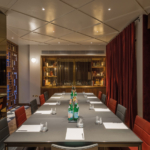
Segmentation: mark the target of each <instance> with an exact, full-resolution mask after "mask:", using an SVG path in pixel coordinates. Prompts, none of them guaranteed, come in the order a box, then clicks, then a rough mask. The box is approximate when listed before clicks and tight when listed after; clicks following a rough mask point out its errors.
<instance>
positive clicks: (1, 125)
mask: <svg viewBox="0 0 150 150" xmlns="http://www.w3.org/2000/svg"><path fill="white" fill-rule="evenodd" d="M8 137H9V128H8V123H7V118H3V119H1V120H0V147H2V148H4V143H3V142H4V141H5V140H6V139H7V138H8Z"/></svg>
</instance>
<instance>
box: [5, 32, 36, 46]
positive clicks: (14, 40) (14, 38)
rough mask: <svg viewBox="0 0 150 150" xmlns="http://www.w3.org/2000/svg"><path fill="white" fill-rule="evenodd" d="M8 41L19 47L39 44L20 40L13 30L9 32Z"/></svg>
mask: <svg viewBox="0 0 150 150" xmlns="http://www.w3.org/2000/svg"><path fill="white" fill-rule="evenodd" d="M12 37H13V39H12ZM7 39H8V40H10V41H12V42H14V43H16V44H18V45H37V44H38V42H33V41H28V40H23V39H21V38H19V37H18V36H17V35H16V34H15V33H13V32H12V31H11V30H7Z"/></svg>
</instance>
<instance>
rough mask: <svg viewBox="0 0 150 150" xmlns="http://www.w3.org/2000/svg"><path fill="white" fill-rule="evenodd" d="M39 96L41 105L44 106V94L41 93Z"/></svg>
mask: <svg viewBox="0 0 150 150" xmlns="http://www.w3.org/2000/svg"><path fill="white" fill-rule="evenodd" d="M39 98H40V106H42V105H43V104H44V103H45V98H44V94H42V95H40V96H39Z"/></svg>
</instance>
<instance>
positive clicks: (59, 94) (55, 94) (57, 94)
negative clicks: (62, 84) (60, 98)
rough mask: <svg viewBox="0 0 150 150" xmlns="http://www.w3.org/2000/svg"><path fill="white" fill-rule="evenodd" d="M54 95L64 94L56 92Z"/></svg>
mask: <svg viewBox="0 0 150 150" xmlns="http://www.w3.org/2000/svg"><path fill="white" fill-rule="evenodd" d="M54 95H62V93H55V94H54Z"/></svg>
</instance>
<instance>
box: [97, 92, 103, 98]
mask: <svg viewBox="0 0 150 150" xmlns="http://www.w3.org/2000/svg"><path fill="white" fill-rule="evenodd" d="M98 98H99V99H101V98H102V92H101V91H99V92H98Z"/></svg>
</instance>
